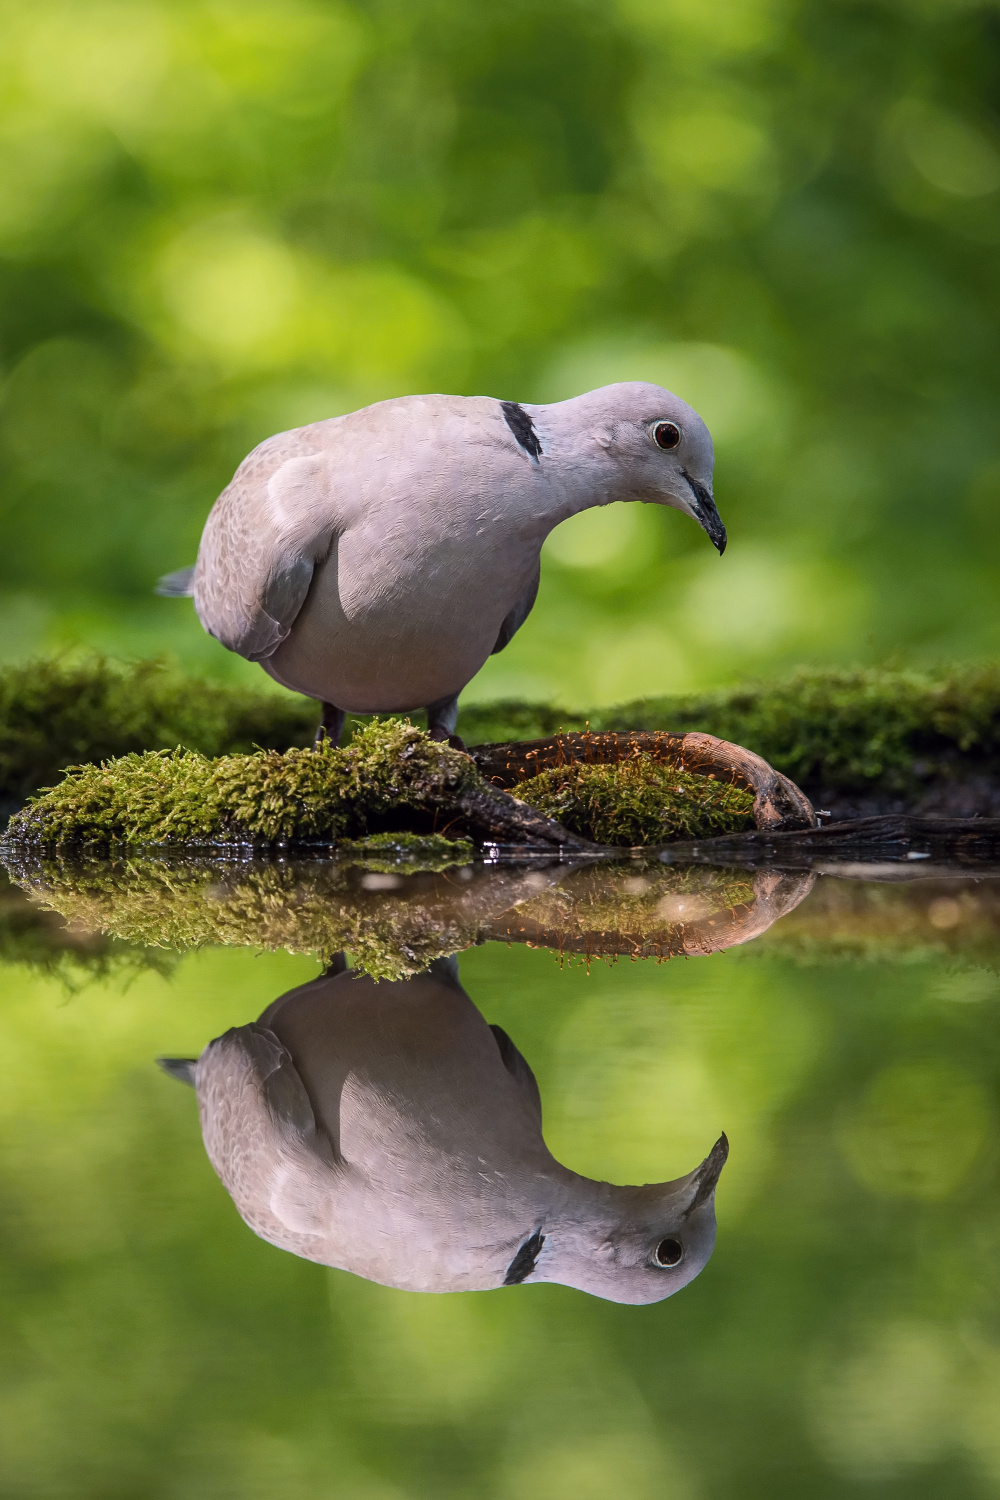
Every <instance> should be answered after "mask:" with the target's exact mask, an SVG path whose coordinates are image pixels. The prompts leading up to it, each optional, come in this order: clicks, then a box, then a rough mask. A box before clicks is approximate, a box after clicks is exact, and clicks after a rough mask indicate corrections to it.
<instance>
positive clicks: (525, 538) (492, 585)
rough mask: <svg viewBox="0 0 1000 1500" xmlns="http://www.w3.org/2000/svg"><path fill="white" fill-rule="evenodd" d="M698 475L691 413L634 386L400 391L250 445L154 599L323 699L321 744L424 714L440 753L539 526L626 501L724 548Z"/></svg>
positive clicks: (701, 469) (514, 602)
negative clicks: (370, 719) (184, 562)
mask: <svg viewBox="0 0 1000 1500" xmlns="http://www.w3.org/2000/svg"><path fill="white" fill-rule="evenodd" d="M713 463H714V455H713V449H712V439H711V436H710V435H709V431H708V428H707V427H706V426H705V423H704V422H703V421H702V419H701V417H699V416H698V413H697V412H696V411H694V410H693V408H692V407H690V406H688V405H687V404H686V402H684V401H682V400H681V399H680V398H679V397H678V396H675V395H673V394H672V393H671V392H670V391H667V390H664V389H663V388H662V387H661V386H657V385H649V384H646V383H644V382H641V381H633V382H625V383H622V384H618V385H609V386H603V387H602V388H600V389H599V390H595V391H589V392H587V393H586V394H585V395H582V396H574V397H573V398H572V399H571V400H568V401H558V402H554V403H552V404H551V405H547V406H532V405H519V404H518V403H516V402H512V401H500V400H495V399H493V398H492V397H487V396H402V397H398V398H396V399H394V400H390V401H381V402H378V403H376V404H375V405H373V406H367V407H364V408H363V409H362V410H360V411H356V412H351V413H349V414H348V415H346V416H341V417H332V418H329V419H328V420H326V421H321V422H313V423H311V424H309V425H308V426H305V427H298V428H295V429H293V430H292V431H290V432H282V433H278V434H277V435H276V436H275V437H270V438H268V439H267V440H266V441H265V442H263V443H261V444H260V445H259V447H257V448H255V449H254V450H253V452H252V453H251V454H250V455H249V457H248V458H246V459H244V461H243V463H242V464H240V466H239V468H238V469H237V471H236V474H235V476H234V478H233V480H232V482H231V483H230V484H229V485H228V486H227V488H226V489H225V490H224V491H223V492H222V494H221V495H220V496H219V498H218V500H217V501H216V502H215V505H214V506H213V508H212V511H211V513H210V515H209V517H208V520H207V522H206V524H205V529H204V532H203V534H202V538H201V545H200V547H199V550H198V560H197V563H196V564H195V565H194V566H193V567H190V568H183V569H180V570H179V571H177V572H176V573H171V574H168V575H167V576H166V577H164V578H162V579H161V580H160V583H159V585H158V592H160V593H162V594H166V595H193V597H194V605H195V609H196V611H197V614H198V618H199V619H200V621H201V623H202V625H203V626H204V628H205V629H206V630H207V631H208V632H209V634H210V635H213V636H215V637H216V639H217V640H219V641H221V642H222V644H223V645H224V646H227V647H228V648H229V650H231V651H235V652H238V653H239V655H241V656H244V657H246V658H247V659H248V660H250V661H254V662H259V663H260V665H261V666H262V667H263V668H264V669H265V671H267V672H268V673H269V674H270V675H271V677H273V678H274V679H275V681H277V682H279V683H281V684H283V686H285V687H287V688H291V689H294V690H295V691H296V692H299V693H304V694H306V695H307V696H309V697H312V698H317V699H319V700H320V702H321V703H322V705H323V710H322V721H321V726H320V731H319V734H320V737H323V736H324V735H327V736H329V737H330V738H332V739H333V740H334V741H339V738H340V735H341V732H342V730H343V725H344V719H345V715H346V713H347V712H351V713H359V714H371V713H407V712H410V711H412V710H415V709H421V708H423V709H426V711H427V721H428V729H429V731H430V732H431V734H432V735H433V736H434V737H435V738H438V739H448V738H451V737H452V736H453V734H454V730H455V726H456V722H457V718H458V695H459V693H460V692H461V691H462V689H463V688H464V687H465V685H466V684H467V683H468V682H469V681H471V679H472V678H473V677H474V676H475V675H476V673H477V672H478V671H479V670H480V668H481V667H482V666H483V665H484V663H485V662H486V661H487V660H488V658H489V657H490V656H491V655H492V654H494V653H495V652H498V651H502V650H503V648H504V647H505V646H506V645H507V644H508V643H509V641H510V640H511V639H512V637H513V636H514V634H515V632H516V631H517V630H518V629H520V627H521V626H522V625H523V624H524V621H525V620H526V619H527V617H528V615H529V613H530V611H531V609H532V606H533V604H534V602H535V596H536V594H537V592H538V584H539V571H540V554H541V548H542V543H543V542H544V541H545V538H546V537H547V536H548V534H549V533H550V532H551V531H552V530H553V528H554V527H556V526H558V525H559V524H560V523H561V522H562V521H565V520H568V519H569V517H570V516H573V515H576V514H578V513H579V512H580V511H584V510H587V509H590V508H592V507H594V506H601V505H610V504H612V503H613V502H614V501H619V500H625V501H642V502H646V503H652V504H658V505H667V506H672V507H674V508H675V509H677V510H681V511H684V512H686V513H687V514H688V515H690V516H692V517H693V518H694V519H695V520H696V521H697V522H698V523H699V525H701V526H702V527H703V528H704V530H705V531H706V532H707V533H708V536H709V537H710V539H711V540H712V542H713V543H714V544H715V546H716V547H717V548H718V550H719V552H720V553H721V552H722V551H723V550H724V549H725V545H726V530H725V527H724V526H723V524H722V521H721V519H720V517H719V512H718V510H717V509H716V506H715V500H714V498H713V495H712V472H713Z"/></svg>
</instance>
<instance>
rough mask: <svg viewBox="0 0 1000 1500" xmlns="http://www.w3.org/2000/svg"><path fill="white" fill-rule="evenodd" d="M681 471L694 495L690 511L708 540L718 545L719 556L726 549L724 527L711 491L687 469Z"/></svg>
mask: <svg viewBox="0 0 1000 1500" xmlns="http://www.w3.org/2000/svg"><path fill="white" fill-rule="evenodd" d="M681 473H682V474H683V475H684V478H685V479H686V480H687V482H688V484H689V485H690V486H691V493H692V495H693V496H694V503H693V504H692V506H691V513H692V515H693V516H694V518H695V520H696V521H697V522H698V525H699V526H701V527H703V528H704V530H705V531H707V532H708V538H709V541H710V542H711V543H712V545H713V546H714V547H718V549H719V556H720V557H721V556H722V554H723V552H725V550H726V528H725V527H724V526H723V524H722V517H721V516H720V515H719V512H718V511H717V510H716V508H715V501H714V500H713V499H712V492H711V490H707V489H706V488H705V486H704V485H703V484H699V483H698V481H697V479H692V478H691V475H690V474H689V473H688V471H687V469H682V470H681Z"/></svg>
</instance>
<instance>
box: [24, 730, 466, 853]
mask: <svg viewBox="0 0 1000 1500" xmlns="http://www.w3.org/2000/svg"><path fill="white" fill-rule="evenodd" d="M477 780H478V775H477V772H476V770H475V767H474V766H473V764H472V762H471V761H470V760H469V758H468V757H467V756H465V755H463V754H461V752H459V751H455V750H452V749H451V748H450V747H449V746H447V745H444V744H440V743H437V742H435V741H433V740H430V739H428V737H427V735H426V734H425V733H424V732H423V731H421V730H418V729H415V728H414V727H413V726H412V725H410V724H408V723H406V722H403V721H400V720H390V721H388V722H386V723H373V724H370V725H369V726H367V727H366V728H365V729H364V730H362V731H361V732H360V733H359V734H357V735H356V736H355V738H354V739H353V740H352V741H351V743H350V744H349V745H348V746H346V747H345V748H344V749H339V750H337V749H334V748H332V746H330V745H329V744H325V745H323V746H322V747H321V749H319V750H318V751H317V750H312V749H309V750H287V751H286V752H285V753H284V754H280V753H279V752H277V751H275V750H270V751H259V752H258V753H256V754H254V755H230V756H223V757H222V758H221V759H219V760H215V761H210V760H208V759H207V758H206V757H205V756H203V755H199V754H197V753H196V752H193V751H185V750H176V751H153V752H148V753H146V754H144V755H127V756H124V757H123V758H122V759H120V760H113V761H108V762H106V763H105V764H104V765H100V766H77V767H74V768H73V769H72V770H71V771H70V772H69V773H68V774H67V775H66V776H65V778H64V779H63V781H62V782H60V784H59V785H58V786H56V787H53V788H51V789H50V790H49V791H46V792H43V793H41V794H40V795H39V796H38V797H36V798H35V799H34V800H33V801H32V802H31V803H29V805H28V806H27V807H26V808H25V809H24V810H23V811H22V812H20V813H18V814H17V815H16V816H15V817H14V818H13V819H12V820H11V823H10V826H9V828H8V833H7V837H8V840H10V841H13V842H15V843H17V842H26V843H33V844H38V845H41V846H43V847H46V848H59V847H64V846H68V845H70V846H74V845H75V846H88V847H92V848H102V849H113V848H116V847H120V846H122V845H130V844H134V845H143V844H188V845H191V844H213V843H231V842H250V843H254V844H274V843H282V842H285V841H288V840H310V839H314V840H321V841H325V842H329V841H335V840H337V839H339V838H353V837H358V836H363V835H366V834H368V833H369V832H370V831H373V830H377V829H378V825H379V823H380V822H383V821H384V820H385V819H387V818H391V817H393V816H396V817H400V816H401V814H413V813H424V814H426V815H429V814H431V813H432V812H433V810H434V809H435V808H436V807H438V806H440V805H441V804H446V803H447V802H448V800H449V799H452V798H454V796H456V795H457V794H458V793H459V792H460V791H461V790H462V789H463V788H464V787H466V786H468V785H472V784H474V783H475V782H476V781H477Z"/></svg>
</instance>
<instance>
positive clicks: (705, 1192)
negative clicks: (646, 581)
mask: <svg viewBox="0 0 1000 1500" xmlns="http://www.w3.org/2000/svg"><path fill="white" fill-rule="evenodd" d="M719 524H720V526H721V524H722V523H721V521H720V523H719ZM723 535H725V533H723ZM720 551H721V548H720ZM728 1155H729V1141H728V1140H727V1139H726V1134H725V1131H723V1133H722V1135H720V1136H719V1139H718V1140H717V1141H716V1143H715V1145H714V1146H713V1147H712V1149H711V1151H710V1152H709V1153H708V1155H707V1156H706V1157H705V1160H704V1161H703V1162H702V1164H701V1166H700V1167H699V1168H698V1171H697V1173H696V1174H695V1178H694V1187H695V1194H694V1197H693V1198H692V1199H691V1202H690V1203H689V1204H688V1206H687V1208H686V1209H685V1210H684V1217H685V1218H687V1216H688V1214H689V1213H692V1212H693V1211H694V1210H695V1209H696V1208H697V1207H698V1206H699V1204H702V1203H704V1202H705V1200H706V1198H711V1196H712V1194H713V1193H714V1192H715V1184H716V1183H717V1182H718V1180H719V1178H720V1176H721V1175H722V1169H723V1167H724V1166H725V1165H726V1157H727V1156H728Z"/></svg>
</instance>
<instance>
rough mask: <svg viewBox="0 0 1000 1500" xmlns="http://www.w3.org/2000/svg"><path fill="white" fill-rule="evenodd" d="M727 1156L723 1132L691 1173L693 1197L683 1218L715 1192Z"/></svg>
mask: <svg viewBox="0 0 1000 1500" xmlns="http://www.w3.org/2000/svg"><path fill="white" fill-rule="evenodd" d="M728 1155H729V1142H728V1140H727V1139H726V1136H725V1132H723V1134H722V1135H720V1136H719V1139H718V1140H717V1141H716V1143H715V1145H714V1146H713V1147H712V1149H711V1151H710V1152H709V1153H708V1155H707V1156H706V1157H705V1160H704V1161H703V1162H702V1164H701V1166H700V1167H698V1168H697V1170H696V1171H695V1172H694V1173H692V1176H691V1186H692V1187H693V1188H694V1197H693V1198H692V1199H691V1202H690V1203H689V1204H688V1206H687V1208H686V1209H685V1210H684V1217H685V1219H686V1218H687V1216H688V1214H690V1213H693V1212H694V1210H695V1209H696V1208H699V1207H700V1206H701V1204H702V1203H705V1202H706V1201H707V1200H708V1199H709V1198H711V1196H712V1194H713V1193H714V1192H715V1185H716V1183H717V1182H718V1180H719V1177H720V1176H721V1174H722V1169H723V1167H724V1166H725V1165H726V1157H727V1156H728Z"/></svg>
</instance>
